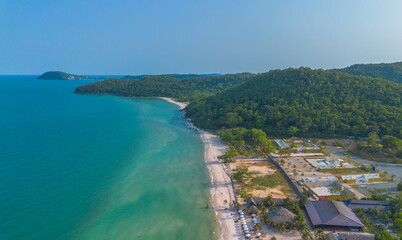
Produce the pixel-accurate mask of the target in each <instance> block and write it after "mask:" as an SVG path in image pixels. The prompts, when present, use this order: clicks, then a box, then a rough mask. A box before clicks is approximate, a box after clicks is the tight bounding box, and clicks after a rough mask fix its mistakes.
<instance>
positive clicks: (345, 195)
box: [304, 181, 356, 201]
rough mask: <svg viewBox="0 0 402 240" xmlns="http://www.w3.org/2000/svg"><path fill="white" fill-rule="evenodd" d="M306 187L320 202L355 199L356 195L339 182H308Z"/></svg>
mask: <svg viewBox="0 0 402 240" xmlns="http://www.w3.org/2000/svg"><path fill="white" fill-rule="evenodd" d="M304 186H305V187H306V188H307V190H308V191H309V193H310V194H311V195H312V196H313V197H315V198H316V199H318V200H320V201H330V200H346V199H355V198H356V195H355V194H354V193H353V192H352V191H350V190H349V189H347V188H345V187H344V186H343V185H342V184H341V183H339V182H337V181H323V182H308V183H305V184H304Z"/></svg>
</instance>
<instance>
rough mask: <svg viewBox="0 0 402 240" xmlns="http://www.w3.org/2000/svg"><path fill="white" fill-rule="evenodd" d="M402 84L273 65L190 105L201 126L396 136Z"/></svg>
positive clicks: (283, 132) (189, 111) (275, 132)
mask: <svg viewBox="0 0 402 240" xmlns="http://www.w3.org/2000/svg"><path fill="white" fill-rule="evenodd" d="M401 93H402V86H401V85H399V84H396V83H391V82H389V81H386V80H381V79H373V78H369V77H362V76H354V75H349V74H345V73H337V72H331V71H324V70H311V69H309V68H299V69H286V70H274V71H270V72H268V73H264V74H259V75H257V76H255V77H254V78H252V79H251V80H250V81H247V82H245V83H243V84H240V85H238V86H235V87H233V88H230V89H227V90H225V91H222V92H220V93H217V94H215V95H214V96H210V97H207V98H203V99H199V100H197V101H194V102H192V103H190V104H189V105H188V107H187V108H186V111H187V113H186V116H187V117H190V118H191V119H192V121H193V122H194V123H195V124H196V125H197V126H199V127H201V128H204V129H212V130H217V129H221V128H236V127H244V128H247V129H251V128H257V129H262V130H263V131H264V132H266V133H267V134H268V135H273V136H285V137H286V136H291V135H296V136H304V137H311V136H322V137H334V136H350V135H352V136H367V135H368V133H370V132H373V131H375V132H376V133H377V134H378V135H380V136H383V135H391V136H395V137H398V138H400V137H401V132H402V131H401V129H402V104H401Z"/></svg>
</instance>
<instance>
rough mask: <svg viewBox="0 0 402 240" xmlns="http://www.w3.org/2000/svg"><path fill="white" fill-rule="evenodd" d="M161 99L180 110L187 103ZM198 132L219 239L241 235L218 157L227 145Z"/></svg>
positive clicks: (225, 239)
mask: <svg viewBox="0 0 402 240" xmlns="http://www.w3.org/2000/svg"><path fill="white" fill-rule="evenodd" d="M161 99H164V100H166V101H169V102H171V103H174V104H176V105H178V106H179V107H180V110H182V109H184V108H185V107H186V106H187V104H188V103H180V102H176V101H174V100H173V99H171V98H162V97H161ZM190 124H191V123H190ZM192 127H193V126H192ZM193 128H194V127H193ZM199 132H200V135H201V138H202V141H203V142H204V149H205V156H204V157H205V163H206V164H207V167H208V170H209V173H210V175H211V183H212V189H211V196H212V205H213V208H214V211H215V213H216V217H217V220H218V222H219V224H220V233H221V236H220V239H223V240H229V239H236V238H239V237H242V233H241V232H237V231H236V226H235V222H234V218H235V216H234V213H235V212H234V209H233V207H231V206H230V205H231V204H232V203H233V200H234V192H233V186H232V182H231V180H230V177H229V175H228V173H227V171H228V170H227V168H226V167H225V165H224V164H223V163H222V162H221V161H220V160H219V159H218V156H220V155H222V154H223V153H225V151H226V150H227V146H226V145H225V144H223V142H222V141H221V140H220V139H219V138H218V137H217V136H215V135H213V134H211V133H209V132H206V131H202V130H199Z"/></svg>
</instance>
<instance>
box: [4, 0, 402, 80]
mask: <svg viewBox="0 0 402 240" xmlns="http://www.w3.org/2000/svg"><path fill="white" fill-rule="evenodd" d="M401 13H402V1H400V0H395V1H391V0H381V1H379V0H336V1H319V0H304V1H300V0H293V1H292V0H281V1H278V0H276V1H273V0H272V1H271V0H18V1H16V0H0V74H41V73H43V72H46V71H50V70H60V71H65V72H69V73H75V74H92V75H96V74H98V75H101V74H108V75H112V74H116V75H124V74H162V73H235V72H255V73H259V72H266V71H269V70H271V69H278V68H279V69H283V68H288V67H300V66H305V67H311V68H324V69H328V68H340V67H346V66H348V65H351V64H355V63H381V62H397V61H402V30H401V29H402V14H401Z"/></svg>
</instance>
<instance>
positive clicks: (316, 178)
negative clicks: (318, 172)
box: [299, 176, 338, 185]
mask: <svg viewBox="0 0 402 240" xmlns="http://www.w3.org/2000/svg"><path fill="white" fill-rule="evenodd" d="M337 180H338V178H337V177H335V176H327V177H314V178H303V179H300V180H299V183H300V185H303V184H305V183H309V182H324V181H337Z"/></svg>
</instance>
